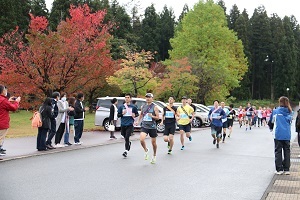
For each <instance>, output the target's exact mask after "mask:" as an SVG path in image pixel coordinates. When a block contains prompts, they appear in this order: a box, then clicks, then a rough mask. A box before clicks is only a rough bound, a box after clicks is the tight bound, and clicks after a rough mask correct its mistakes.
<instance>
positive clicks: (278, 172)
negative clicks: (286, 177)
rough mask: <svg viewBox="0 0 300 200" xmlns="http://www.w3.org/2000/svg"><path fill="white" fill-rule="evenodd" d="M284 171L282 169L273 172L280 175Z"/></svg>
mask: <svg viewBox="0 0 300 200" xmlns="http://www.w3.org/2000/svg"><path fill="white" fill-rule="evenodd" d="M283 173H284V172H283V171H275V174H277V175H282V174H283Z"/></svg>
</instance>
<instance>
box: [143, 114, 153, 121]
mask: <svg viewBox="0 0 300 200" xmlns="http://www.w3.org/2000/svg"><path fill="white" fill-rule="evenodd" d="M143 121H145V122H152V117H150V116H149V115H148V113H147V114H146V115H145V116H144V117H143Z"/></svg>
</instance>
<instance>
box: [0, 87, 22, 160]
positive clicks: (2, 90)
mask: <svg viewBox="0 0 300 200" xmlns="http://www.w3.org/2000/svg"><path fill="white" fill-rule="evenodd" d="M20 101H21V97H14V96H12V97H9V99H8V98H7V88H6V87H5V86H4V85H0V155H1V156H3V155H5V154H6V150H5V149H3V148H2V146H3V143H4V139H5V136H6V134H7V131H8V128H9V121H10V117H9V111H16V110H17V109H18V108H19V102H20Z"/></svg>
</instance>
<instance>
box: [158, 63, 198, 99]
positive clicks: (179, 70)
mask: <svg viewBox="0 0 300 200" xmlns="http://www.w3.org/2000/svg"><path fill="white" fill-rule="evenodd" d="M197 82H198V81H197V76H195V75H193V74H192V66H191V65H190V64H189V63H188V59H187V58H183V59H181V60H175V61H173V62H172V63H169V66H167V69H166V72H165V77H164V78H163V79H162V83H161V85H160V86H159V87H157V89H156V94H157V96H158V98H159V99H162V100H167V99H168V98H169V97H170V96H173V97H174V98H175V99H179V98H181V97H182V96H184V95H186V96H189V97H193V96H194V94H195V93H196V92H197V89H198V88H197ZM166 88H168V89H167V90H166Z"/></svg>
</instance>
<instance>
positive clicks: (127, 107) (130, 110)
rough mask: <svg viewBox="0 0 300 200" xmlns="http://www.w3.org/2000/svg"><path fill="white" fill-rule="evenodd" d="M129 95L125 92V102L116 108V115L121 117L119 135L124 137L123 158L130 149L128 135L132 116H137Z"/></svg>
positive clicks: (132, 120) (129, 134) (130, 131)
mask: <svg viewBox="0 0 300 200" xmlns="http://www.w3.org/2000/svg"><path fill="white" fill-rule="evenodd" d="M130 102H131V95H130V94H125V103H124V104H123V105H122V106H120V107H119V108H118V117H121V135H122V136H123V137H124V138H125V151H124V153H123V154H122V155H123V156H124V157H125V158H126V157H127V155H128V151H130V146H131V142H130V140H129V139H130V136H131V133H132V132H133V122H134V118H135V117H137V116H139V113H138V110H137V108H136V107H135V106H133V105H131V104H130Z"/></svg>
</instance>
